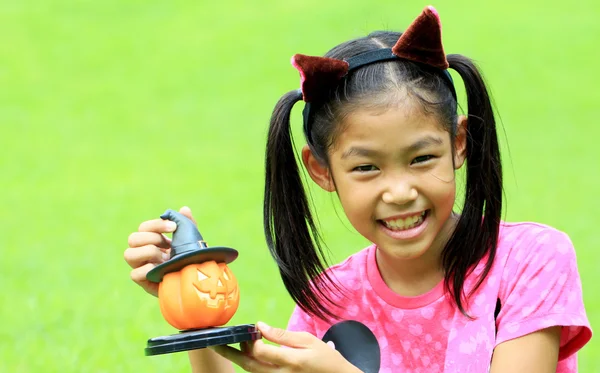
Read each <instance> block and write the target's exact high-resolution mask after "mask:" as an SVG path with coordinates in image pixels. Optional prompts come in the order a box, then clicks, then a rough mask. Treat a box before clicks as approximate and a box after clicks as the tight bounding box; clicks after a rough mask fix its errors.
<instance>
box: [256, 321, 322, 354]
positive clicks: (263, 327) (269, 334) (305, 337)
mask: <svg viewBox="0 0 600 373" xmlns="http://www.w3.org/2000/svg"><path fill="white" fill-rule="evenodd" d="M256 326H257V327H258V330H260V332H261V334H262V336H263V338H265V339H266V340H268V341H271V342H274V343H278V344H280V345H284V346H288V347H295V348H307V347H310V346H311V345H312V344H313V343H315V341H320V339H318V338H317V337H315V336H314V335H312V334H310V333H307V332H291V331H289V330H285V329H279V328H273V327H271V326H269V325H267V324H265V323H264V322H262V321H259V322H257V323H256Z"/></svg>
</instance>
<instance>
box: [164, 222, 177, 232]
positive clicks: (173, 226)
mask: <svg viewBox="0 0 600 373" xmlns="http://www.w3.org/2000/svg"><path fill="white" fill-rule="evenodd" d="M165 227H166V229H167V232H174V231H175V229H177V223H175V222H174V221H167V222H166V224H165Z"/></svg>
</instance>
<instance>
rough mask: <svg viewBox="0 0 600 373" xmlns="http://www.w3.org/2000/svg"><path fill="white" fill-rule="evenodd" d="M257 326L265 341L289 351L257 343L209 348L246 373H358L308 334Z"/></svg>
mask: <svg viewBox="0 0 600 373" xmlns="http://www.w3.org/2000/svg"><path fill="white" fill-rule="evenodd" d="M257 327H258V329H259V330H260V332H261V333H262V336H263V338H265V339H266V340H268V341H271V342H275V343H278V344H280V345H281V346H286V347H291V348H284V347H280V346H273V345H268V344H265V343H263V342H262V341H261V340H258V341H255V342H251V343H241V344H240V346H241V350H237V349H235V348H233V347H229V346H215V347H210V348H211V349H212V350H214V351H215V352H217V353H218V354H219V355H221V356H223V357H224V358H226V359H228V360H231V361H232V362H233V363H235V364H237V365H239V366H240V367H242V369H244V370H245V371H247V372H253V373H275V372H277V373H285V372H312V373H318V372H323V373H325V372H335V373H360V370H359V369H358V368H356V367H355V366H354V365H352V364H350V363H349V362H348V361H347V360H346V359H344V357H343V356H342V355H341V354H340V353H339V352H338V351H336V350H335V348H334V346H332V345H331V344H329V343H325V342H323V341H321V340H320V339H318V338H317V337H315V336H314V335H312V334H310V333H306V332H290V331H288V330H284V329H278V328H272V327H270V326H268V325H266V324H264V323H262V322H258V323H257Z"/></svg>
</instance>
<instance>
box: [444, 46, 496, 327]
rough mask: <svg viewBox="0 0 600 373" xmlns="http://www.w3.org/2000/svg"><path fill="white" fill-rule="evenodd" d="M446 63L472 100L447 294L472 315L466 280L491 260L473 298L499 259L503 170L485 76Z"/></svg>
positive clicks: (470, 66) (453, 61) (467, 63)
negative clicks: (467, 306)
mask: <svg viewBox="0 0 600 373" xmlns="http://www.w3.org/2000/svg"><path fill="white" fill-rule="evenodd" d="M447 59H448V63H449V64H450V68H452V69H454V70H455V71H456V72H458V74H459V75H460V76H461V78H462V80H463V82H464V85H465V90H466V95H467V106H468V122H467V143H466V167H467V170H466V185H465V203H464V207H463V210H462V214H461V217H460V219H459V221H458V225H457V227H456V230H455V231H454V233H453V235H452V237H451V238H450V241H449V242H448V244H447V245H446V248H445V249H444V252H443V255H442V261H443V266H444V268H445V269H446V275H445V276H446V281H445V283H446V287H447V290H448V291H449V292H451V294H452V295H453V297H454V300H455V302H456V303H457V306H458V308H459V309H460V311H461V312H462V313H463V314H464V315H467V312H466V311H465V307H464V305H463V290H462V289H463V285H464V282H465V278H466V277H467V276H468V274H469V273H470V271H472V270H473V268H474V267H475V265H477V263H479V261H480V260H482V259H484V258H486V257H487V258H488V260H487V262H486V265H485V268H484V270H483V272H482V274H481V276H480V278H479V280H478V282H477V284H476V285H475V287H474V288H473V290H472V291H471V292H470V293H469V295H470V294H472V293H473V292H475V290H476V289H477V288H478V287H479V286H480V285H481V283H482V282H483V280H484V279H485V277H486V276H487V274H488V273H489V271H490V269H491V267H492V264H493V260H494V257H495V255H496V246H497V243H498V232H499V227H500V218H501V213H502V166H501V163H500V149H499V147H498V138H497V134H496V121H495V119H494V112H493V107H492V103H491V100H490V97H489V94H488V91H487V88H486V86H485V82H484V80H483V78H482V76H481V74H480V73H479V71H478V69H477V67H476V66H475V64H474V63H473V62H472V61H471V60H470V59H469V58H467V57H464V56H462V55H458V54H451V55H448V56H447ZM482 218H483V220H482ZM467 253H468V254H467ZM467 316H468V315H467Z"/></svg>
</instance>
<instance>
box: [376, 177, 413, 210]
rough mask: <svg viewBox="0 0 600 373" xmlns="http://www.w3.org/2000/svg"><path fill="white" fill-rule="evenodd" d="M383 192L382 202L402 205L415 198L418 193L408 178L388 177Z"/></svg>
mask: <svg viewBox="0 0 600 373" xmlns="http://www.w3.org/2000/svg"><path fill="white" fill-rule="evenodd" d="M387 184H388V185H387V186H386V188H385V190H384V192H383V195H382V199H383V202H385V203H389V204H396V205H404V204H407V203H409V202H412V201H414V200H416V199H417V197H418V196H419V193H418V191H417V188H415V186H414V184H413V183H412V182H411V181H410V178H398V177H395V178H390V180H389V181H388V182H387Z"/></svg>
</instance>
